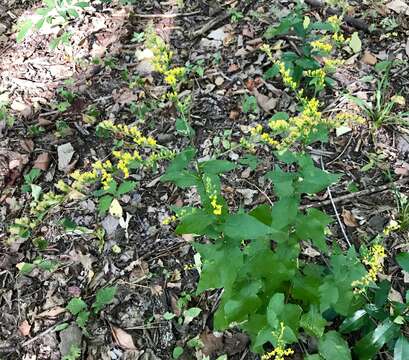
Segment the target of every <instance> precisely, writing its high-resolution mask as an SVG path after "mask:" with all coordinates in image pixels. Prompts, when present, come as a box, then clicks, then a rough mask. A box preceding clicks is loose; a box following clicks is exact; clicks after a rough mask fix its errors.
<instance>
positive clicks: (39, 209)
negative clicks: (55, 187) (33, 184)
mask: <svg viewBox="0 0 409 360" xmlns="http://www.w3.org/2000/svg"><path fill="white" fill-rule="evenodd" d="M63 200H64V195H57V194H55V193H54V192H52V191H49V192H47V193H45V194H44V195H43V196H42V198H41V200H40V201H38V202H33V203H32V207H31V210H30V212H31V214H32V215H41V214H42V213H44V212H45V211H47V210H48V209H50V208H51V207H52V206H55V205H58V204H60V203H61V202H62V201H63Z"/></svg>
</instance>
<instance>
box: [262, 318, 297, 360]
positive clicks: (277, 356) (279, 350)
mask: <svg viewBox="0 0 409 360" xmlns="http://www.w3.org/2000/svg"><path fill="white" fill-rule="evenodd" d="M284 330H285V326H284V323H283V322H280V333H279V334H278V335H277V334H276V333H275V332H273V335H274V336H276V337H277V346H276V347H275V348H274V350H273V351H270V352H269V353H266V354H264V355H263V356H262V357H261V360H268V359H273V360H285V359H284V357H285V356H290V355H293V354H294V350H293V349H291V348H288V349H286V348H285V343H284V341H283V336H284Z"/></svg>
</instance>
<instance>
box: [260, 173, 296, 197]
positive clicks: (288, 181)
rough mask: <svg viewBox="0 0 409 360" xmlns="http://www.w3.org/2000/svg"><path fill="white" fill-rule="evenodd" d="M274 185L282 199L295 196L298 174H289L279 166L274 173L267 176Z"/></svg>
mask: <svg viewBox="0 0 409 360" xmlns="http://www.w3.org/2000/svg"><path fill="white" fill-rule="evenodd" d="M266 177H267V178H269V179H270V180H271V181H272V182H273V184H274V189H275V191H276V193H277V195H278V196H279V197H280V198H281V197H287V196H291V195H293V194H294V184H293V182H294V181H295V180H296V179H297V177H298V174H297V173H289V172H285V171H283V170H281V168H280V167H279V166H278V165H277V166H276V167H275V169H274V170H273V171H270V172H268V173H267V174H266Z"/></svg>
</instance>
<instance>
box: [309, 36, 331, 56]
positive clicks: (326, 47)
mask: <svg viewBox="0 0 409 360" xmlns="http://www.w3.org/2000/svg"><path fill="white" fill-rule="evenodd" d="M311 46H312V48H313V49H314V50H316V51H322V52H324V53H328V54H329V53H330V52H331V51H332V49H333V47H332V45H331V44H328V43H326V42H324V41H322V40H321V39H320V40H315V41H312V42H311Z"/></svg>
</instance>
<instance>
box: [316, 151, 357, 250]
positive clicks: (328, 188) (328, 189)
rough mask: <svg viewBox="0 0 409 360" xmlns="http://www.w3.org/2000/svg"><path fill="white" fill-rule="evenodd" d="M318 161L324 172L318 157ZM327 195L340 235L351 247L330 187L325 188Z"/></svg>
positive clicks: (322, 162) (322, 164) (322, 163)
mask: <svg viewBox="0 0 409 360" xmlns="http://www.w3.org/2000/svg"><path fill="white" fill-rule="evenodd" d="M320 160H321V168H322V170H325V166H324V161H323V160H322V156H321V157H320ZM327 193H328V196H329V200H330V202H331V205H332V208H333V209H334V212H335V217H336V218H337V221H338V224H339V227H340V228H341V232H342V235H343V236H344V239H345V241H346V242H347V244H348V246H349V247H351V242H350V241H349V237H348V235H347V233H346V231H345V226H344V224H343V222H342V221H341V217H340V216H339V212H338V209H337V206H336V205H335V202H334V199H333V197H332V193H331V187H330V186H328V187H327Z"/></svg>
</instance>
